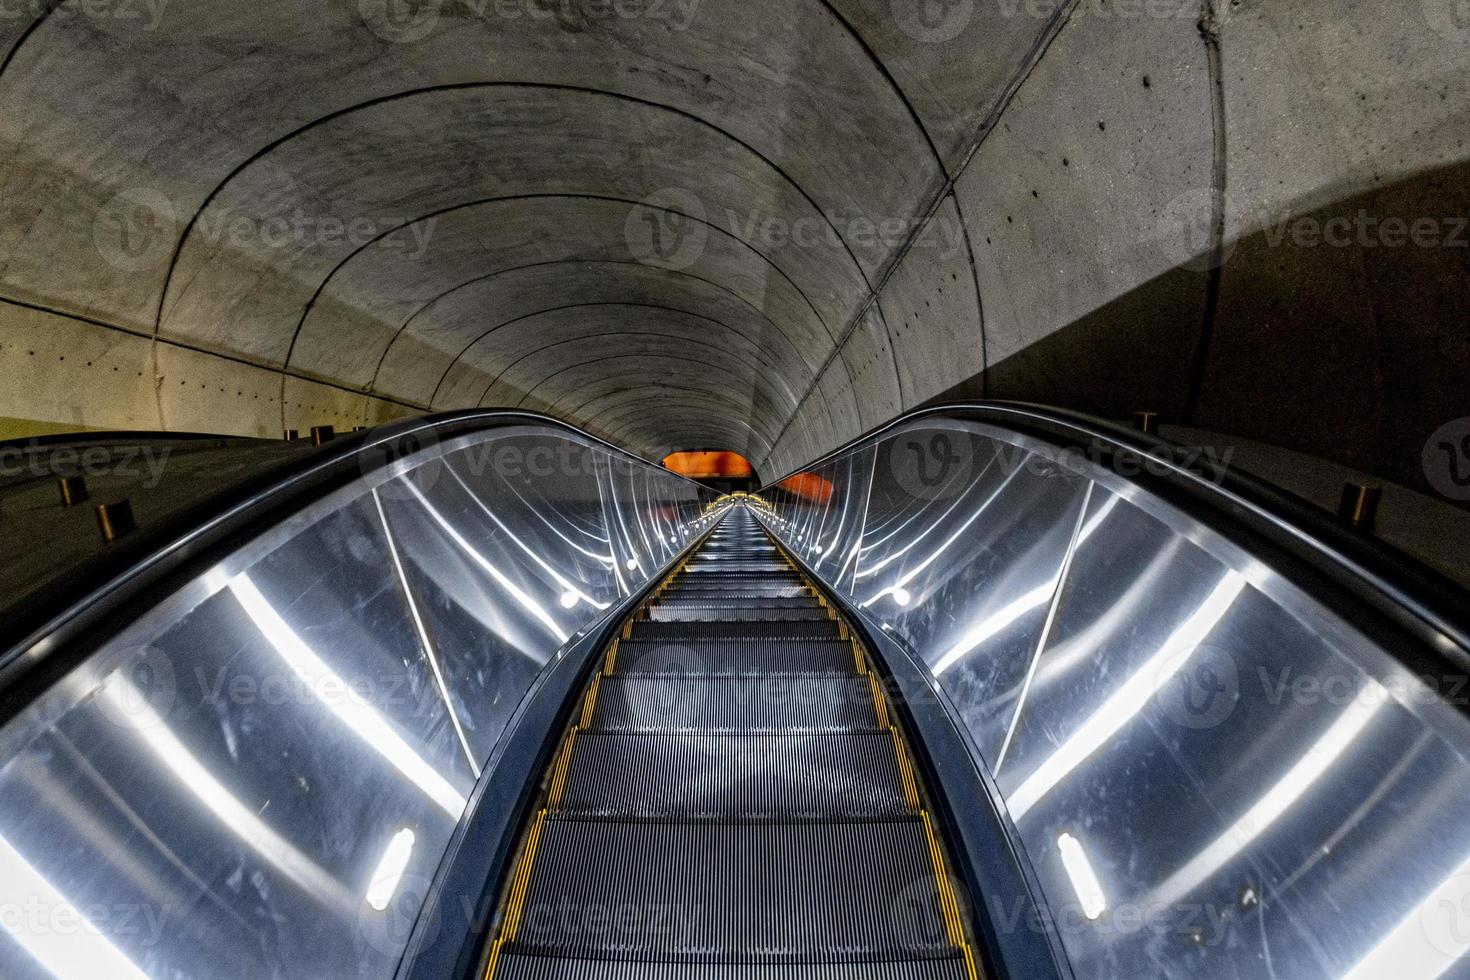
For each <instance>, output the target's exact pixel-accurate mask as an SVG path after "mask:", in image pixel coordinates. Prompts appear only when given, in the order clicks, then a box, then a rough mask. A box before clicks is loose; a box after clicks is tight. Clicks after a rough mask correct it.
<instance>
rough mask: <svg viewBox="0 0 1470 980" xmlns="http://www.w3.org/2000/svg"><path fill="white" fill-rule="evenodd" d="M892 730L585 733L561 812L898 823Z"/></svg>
mask: <svg viewBox="0 0 1470 980" xmlns="http://www.w3.org/2000/svg"><path fill="white" fill-rule="evenodd" d="M899 780H900V776H899V772H898V762H897V757H896V755H895V754H894V743H893V736H892V735H890V734H889V733H888V732H886V731H883V732H858V733H838V734H803V735H703V734H700V735H695V734H640V735H629V734H619V733H611V732H582V733H580V734H579V735H578V736H577V740H576V743H575V745H574V751H573V753H572V763H571V768H570V770H569V771H568V773H567V778H566V788H565V791H564V795H563V796H562V798H561V802H560V803H559V804H558V812H560V813H572V814H579V815H583V816H596V817H607V818H613V819H618V818H644V819H657V818H679V819H690V820H692V819H706V818H708V819H723V820H772V819H775V820H779V819H816V820H821V819H827V820H830V819H835V818H843V817H846V818H861V817H897V816H904V815H906V814H909V813H912V811H911V810H910V809H908V807H907V806H906V804H905V803H904V798H903V787H902V784H901V783H900V782H899Z"/></svg>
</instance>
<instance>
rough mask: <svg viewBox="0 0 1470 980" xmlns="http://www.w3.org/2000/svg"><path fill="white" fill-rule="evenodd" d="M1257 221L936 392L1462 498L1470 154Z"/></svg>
mask: <svg viewBox="0 0 1470 980" xmlns="http://www.w3.org/2000/svg"><path fill="white" fill-rule="evenodd" d="M1257 223H1259V224H1261V225H1262V226H1263V227H1262V230H1260V231H1258V232H1256V233H1254V234H1252V235H1250V236H1249V237H1247V238H1244V239H1241V240H1239V241H1237V242H1234V243H1232V244H1230V245H1229V246H1228V247H1227V248H1226V249H1225V251H1224V263H1223V265H1221V266H1220V267H1219V268H1218V269H1213V270H1212V269H1211V268H1209V265H1210V263H1209V262H1208V261H1207V260H1205V259H1201V260H1200V261H1198V262H1195V263H1191V264H1190V266H1192V267H1190V266H1185V267H1179V268H1175V269H1173V270H1171V271H1170V272H1168V273H1166V274H1165V275H1162V276H1159V277H1158V278H1156V279H1153V280H1151V281H1150V282H1147V283H1144V284H1143V285H1141V286H1139V287H1137V288H1136V289H1134V290H1132V291H1131V292H1129V293H1128V294H1126V295H1124V296H1122V297H1120V298H1118V299H1117V300H1114V301H1113V302H1111V303H1109V304H1107V305H1106V306H1104V307H1101V308H1100V309H1098V310H1096V311H1095V312H1093V313H1091V314H1089V315H1088V316H1086V317H1084V318H1082V319H1080V320H1077V321H1075V322H1073V323H1071V324H1069V325H1068V326H1066V327H1064V328H1062V329H1060V330H1057V331H1055V332H1054V333H1052V334H1050V335H1049V336H1047V337H1045V338H1043V339H1041V340H1039V341H1037V342H1035V343H1033V344H1031V345H1030V346H1028V347H1026V348H1025V349H1024V350H1022V351H1021V352H1019V353H1017V354H1015V355H1013V356H1012V357H1009V358H1007V359H1005V360H1004V361H1001V362H1000V363H998V364H995V365H993V366H992V367H991V368H990V369H989V371H987V372H986V373H985V374H984V375H980V376H976V377H974V378H971V379H970V380H968V381H966V382H964V383H962V384H960V385H957V386H955V387H953V388H951V389H950V390H948V391H946V392H944V393H943V394H941V395H939V396H938V397H936V398H934V399H931V403H939V402H944V401H955V400H961V399H966V398H978V397H982V396H983V397H989V398H1000V399H1018V400H1025V401H1035V402H1044V403H1049V404H1054V405H1060V406H1063V407H1068V408H1073V409H1077V410H1079V411H1085V412H1091V413H1094V414H1097V415H1102V416H1107V417H1111V418H1127V417H1130V416H1131V414H1132V413H1133V412H1134V411H1138V410H1143V409H1147V410H1152V411H1157V412H1159V413H1160V414H1161V416H1162V417H1163V418H1164V420H1165V421H1172V422H1180V423H1182V424H1185V425H1190V426H1194V427H1197V428H1200V429H1207V430H1212V431H1215V432H1220V433H1224V434H1228V435H1234V436H1239V437H1242V438H1246V439H1252V440H1256V441H1259V442H1262V443H1267V444H1270V445H1276V446H1281V447H1284V448H1288V449H1292V450H1296V451H1298V452H1302V453H1307V454H1310V455H1312V456H1317V457H1321V458H1324V459H1328V460H1331V461H1333V462H1336V463H1340V464H1342V465H1344V466H1348V467H1351V468H1353V469H1356V470H1360V471H1363V472H1366V473H1370V474H1373V475H1374V476H1376V477H1378V478H1380V479H1384V480H1388V481H1391V482H1393V483H1398V484H1402V485H1404V486H1407V487H1410V488H1412V489H1415V490H1419V491H1421V492H1424V493H1429V494H1433V495H1435V496H1437V497H1439V498H1440V499H1444V500H1447V501H1450V502H1452V503H1455V504H1457V505H1459V506H1461V507H1463V508H1466V509H1470V164H1464V163H1462V164H1457V165H1454V166H1451V167H1445V168H1441V169H1437V170H1433V171H1429V172H1426V173H1423V174H1420V175H1418V176H1416V177H1414V178H1411V179H1408V180H1404V181H1401V182H1398V183H1394V184H1391V185H1385V186H1383V187H1378V188H1375V189H1373V190H1371V191H1366V192H1363V193H1359V194H1356V195H1353V196H1351V197H1347V198H1343V199H1341V200H1339V201H1337V202H1334V203H1332V204H1330V205H1327V206H1324V207H1321V208H1318V209H1316V210H1313V211H1310V212H1302V213H1299V214H1295V215H1278V216H1270V217H1267V218H1265V219H1262V220H1258V222H1257ZM1212 275H1218V277H1219V299H1218V303H1217V304H1216V307H1215V309H1214V311H1213V314H1212V315H1208V316H1207V314H1206V296H1207V293H1208V287H1209V284H1210V277H1211V276H1212ZM1202 338H1203V339H1202ZM1201 344H1203V347H1202V348H1201ZM1201 349H1202V350H1203V353H1204V358H1203V361H1202V362H1201V363H1202V367H1203V370H1202V371H1201V370H1199V367H1198V365H1197V364H1196V361H1195V358H1196V351H1197V350H1201ZM1191 405H1193V410H1192V411H1191Z"/></svg>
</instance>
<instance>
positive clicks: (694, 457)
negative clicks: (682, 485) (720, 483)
mask: <svg viewBox="0 0 1470 980" xmlns="http://www.w3.org/2000/svg"><path fill="white" fill-rule="evenodd" d="M664 468H665V469H667V470H672V471H673V472H675V473H678V474H679V475H680V476H687V477H688V478H689V479H691V480H749V479H750V478H751V477H753V476H755V469H754V468H753V467H752V466H751V465H750V460H748V459H746V458H745V457H744V456H742V455H740V454H739V453H732V452H723V451H718V452H684V453H670V454H669V455H668V456H665V457H664Z"/></svg>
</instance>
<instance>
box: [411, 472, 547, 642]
mask: <svg viewBox="0 0 1470 980" xmlns="http://www.w3.org/2000/svg"><path fill="white" fill-rule="evenodd" d="M404 483H405V485H406V486H407V487H408V488H409V490H410V491H411V492H412V493H413V495H414V496H415V497H417V498H418V501H419V503H421V504H423V505H424V510H425V511H426V512H427V513H428V515H429V516H430V517H431V518H433V520H434V523H435V524H438V525H439V527H440V528H441V529H443V531H444V533H445V534H447V535H449V537H450V539H451V540H452V541H453V542H454V543H455V544H457V545H459V547H460V550H461V551H463V552H464V553H465V554H467V555H469V556H470V558H471V560H473V561H474V563H475V564H476V565H479V566H480V567H481V568H483V569H484V570H485V571H486V572H487V573H488V574H489V575H490V577H491V578H493V579H494V580H495V581H496V583H497V584H498V585H499V586H500V587H501V588H502V589H504V590H505V591H506V592H508V593H510V596H511V598H513V599H515V601H516V602H518V603H520V605H521V607H522V608H524V609H525V610H526V611H527V612H529V613H530V614H531V615H532V616H535V617H536V618H537V619H538V620H540V621H541V622H542V624H543V625H545V626H546V628H547V629H548V630H550V631H551V635H552V636H554V637H556V638H557V639H558V640H560V641H561V642H562V643H565V642H566V641H567V639H568V636H569V634H568V633H567V631H566V630H564V629H562V628H561V626H560V624H558V623H557V621H556V620H554V619H552V618H551V615H550V614H549V613H547V611H546V610H545V609H543V608H541V604H540V603H539V602H537V601H536V600H535V599H532V598H531V597H530V596H529V595H527V594H526V592H525V591H524V590H523V589H521V587H520V586H518V585H516V584H515V583H514V582H512V581H511V580H510V578H509V577H508V576H506V574H505V573H504V572H502V571H501V570H500V569H498V568H496V567H495V566H494V565H492V564H490V562H489V560H488V559H486V557H485V556H484V555H482V554H480V553H479V552H478V551H476V550H475V548H474V546H473V545H471V544H470V543H469V542H468V541H466V540H465V536H464V535H463V534H460V533H459V531H457V530H455V528H454V525H452V524H450V523H449V522H448V521H447V520H445V519H444V515H443V514H441V513H439V510H438V508H436V507H435V506H434V505H433V504H431V503H429V499H428V498H427V497H425V496H424V495H423V494H422V493H420V492H419V488H418V487H416V486H414V485H413V483H412V482H411V481H404Z"/></svg>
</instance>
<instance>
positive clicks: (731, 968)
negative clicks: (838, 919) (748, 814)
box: [495, 954, 966, 980]
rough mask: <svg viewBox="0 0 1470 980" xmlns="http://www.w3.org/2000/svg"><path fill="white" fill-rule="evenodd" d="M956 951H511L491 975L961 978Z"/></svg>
mask: <svg viewBox="0 0 1470 980" xmlns="http://www.w3.org/2000/svg"><path fill="white" fill-rule="evenodd" d="M965 977H966V973H965V964H964V960H962V959H961V958H960V957H959V956H958V955H951V956H944V957H935V958H931V959H922V960H892V961H888V962H883V963H767V964H761V965H756V964H751V963H639V962H634V961H631V960H584V959H569V958H566V957H560V956H528V955H523V954H511V955H506V956H502V957H501V958H500V962H499V966H498V969H496V971H495V978H496V980H965Z"/></svg>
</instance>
